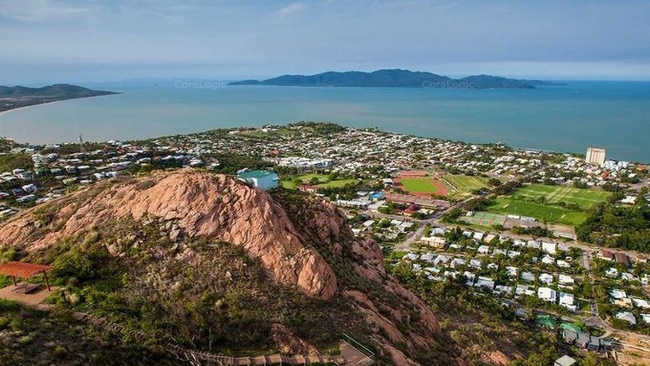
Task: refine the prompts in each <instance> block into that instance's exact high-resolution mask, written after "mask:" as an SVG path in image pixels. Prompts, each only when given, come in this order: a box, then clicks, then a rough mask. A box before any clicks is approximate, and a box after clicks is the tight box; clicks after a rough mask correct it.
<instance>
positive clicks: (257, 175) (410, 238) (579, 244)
mask: <svg viewBox="0 0 650 366" xmlns="http://www.w3.org/2000/svg"><path fill="white" fill-rule="evenodd" d="M0 148H1V149H2V150H4V151H3V152H2V155H0V220H7V219H8V218H9V217H11V216H13V215H16V214H19V213H20V212H21V211H22V210H24V209H26V208H29V207H33V206H35V205H38V204H40V203H43V202H47V201H50V200H53V199H56V198H58V197H61V196H63V195H64V194H66V193H67V192H71V191H74V190H77V189H83V187H85V186H87V185H91V184H95V183H96V182H99V181H104V180H108V179H121V178H122V177H129V176H135V175H141V174H147V173H149V172H151V171H153V170H158V169H205V170H208V171H214V172H218V173H227V174H233V175H237V176H238V177H239V178H240V179H242V180H244V181H247V182H249V183H251V184H253V185H255V186H257V187H259V188H262V189H274V188H277V187H279V186H282V187H283V188H284V189H296V190H300V191H302V192H305V193H306V194H313V195H318V196H320V197H322V198H323V199H325V200H329V201H331V202H332V203H333V204H335V205H337V206H339V207H340V209H341V210H343V211H344V212H345V213H346V215H347V217H348V221H349V224H350V226H351V228H352V232H353V233H354V235H359V236H369V237H372V238H374V239H375V240H376V241H377V242H378V243H379V245H380V246H381V248H382V249H383V251H384V254H385V262H386V265H387V267H388V268H389V269H391V270H393V271H409V272H410V273H413V274H414V275H416V276H420V277H422V278H425V279H426V280H427V281H431V282H444V281H448V282H454V283H457V284H460V285H462V286H464V287H465V288H466V289H467V291H472V292H474V293H477V294H482V295H486V296H490V297H492V298H494V299H495V300H497V301H498V302H499V303H500V304H501V306H502V309H501V311H503V312H508V313H511V314H512V315H513V316H514V317H516V318H519V319H521V321H522V322H527V323H531V324H534V323H536V324H538V326H540V327H542V328H545V329H550V330H552V331H554V332H557V334H558V337H561V338H562V340H563V341H564V342H565V343H566V344H567V345H569V344H570V345H572V346H575V347H577V348H579V349H583V350H585V351H584V352H599V353H600V354H601V355H604V356H607V357H614V358H617V359H618V358H619V357H623V358H626V357H627V358H628V359H627V361H626V362H630V364H632V363H634V356H630V355H629V353H630V352H627V353H628V354H627V355H626V354H625V353H626V352H625V351H631V350H633V352H631V353H632V354H636V355H639V354H640V355H642V356H639V357H641V358H640V360H642V359H643V357H650V276H649V275H648V269H649V267H648V254H644V251H647V250H650V247H644V242H643V240H644V238H641V237H637V241H641V242H642V243H641V244H639V243H636V242H634V241H631V242H626V243H623V244H621V242H615V245H609V246H612V247H613V248H607V247H603V246H598V245H597V244H612V242H611V241H609V240H610V238H609V237H607V238H603V237H601V236H597V235H596V234H597V232H596V231H595V230H590V229H589V227H588V226H586V225H588V224H591V225H595V224H593V221H594V220H593V219H592V218H593V217H596V216H594V215H598V212H601V214H602V212H603V211H604V210H606V208H604V207H614V208H617V209H620V210H627V209H629V210H632V209H634V208H638V207H641V206H643V207H647V206H648V205H647V201H646V200H647V198H648V193H647V188H646V187H647V184H648V180H647V179H648V178H647V173H648V167H647V166H646V165H643V164H640V163H632V162H625V161H613V160H607V159H606V152H605V150H604V149H599V148H589V150H588V151H587V154H586V155H579V154H561V153H553V152H545V151H531V150H517V149H513V148H510V147H508V146H505V145H503V144H500V143H495V144H469V143H463V142H454V141H445V140H436V139H430V138H422V137H416V136H407V135H401V134H396V133H389V132H384V131H380V130H377V129H371V128H369V129H352V128H346V127H342V126H338V125H335V124H331V123H315V122H301V123H295V124H290V125H284V126H271V125H267V126H263V127H261V128H234V129H227V130H225V129H223V130H214V131H208V132H205V133H196V134H190V135H183V136H170V137H162V138H156V139H150V140H145V141H128V142H120V141H107V142H92V143H90V142H83V140H82V139H81V136H80V137H79V143H69V144H60V145H44V146H31V145H26V144H19V143H16V142H13V141H10V140H4V141H2V143H1V144H0ZM599 210H600V211H599ZM607 234H608V235H609V236H610V237H620V236H621V235H620V234H622V233H621V232H608V233H607ZM586 239H590V240H586ZM601 239H602V240H601ZM644 249H645V250H644ZM587 350H588V351H587ZM630 357H631V358H630ZM569 358H570V357H569ZM565 361H566V359H565ZM637 361H638V360H637ZM567 364H571V363H567Z"/></svg>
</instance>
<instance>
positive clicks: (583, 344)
mask: <svg viewBox="0 0 650 366" xmlns="http://www.w3.org/2000/svg"><path fill="white" fill-rule="evenodd" d="M575 344H576V347H580V348H587V345H589V333H584V332H580V333H578V338H577V339H576V343H575Z"/></svg>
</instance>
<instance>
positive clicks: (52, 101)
mask: <svg viewBox="0 0 650 366" xmlns="http://www.w3.org/2000/svg"><path fill="white" fill-rule="evenodd" d="M74 99H80V98H74ZM67 100H71V99H61V100H51V101H48V102H41V103H35V104H30V105H24V106H21V107H16V108H11V109H5V110H4V111H0V115H2V114H4V113H9V112H13V111H18V110H21V109H27V108H32V107H38V106H42V105H44V104H52V103H58V102H65V101H67Z"/></svg>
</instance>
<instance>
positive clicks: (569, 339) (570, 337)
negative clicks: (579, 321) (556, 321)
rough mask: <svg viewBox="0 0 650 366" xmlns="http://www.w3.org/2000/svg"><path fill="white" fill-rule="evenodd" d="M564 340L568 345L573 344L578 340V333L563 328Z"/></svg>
mask: <svg viewBox="0 0 650 366" xmlns="http://www.w3.org/2000/svg"><path fill="white" fill-rule="evenodd" d="M562 338H563V339H564V342H566V343H568V344H573V342H575V341H576V339H578V333H577V332H575V331H574V330H573V329H569V328H562Z"/></svg>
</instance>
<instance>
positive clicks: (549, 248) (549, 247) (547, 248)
mask: <svg viewBox="0 0 650 366" xmlns="http://www.w3.org/2000/svg"><path fill="white" fill-rule="evenodd" d="M556 247H557V244H555V243H547V242H542V251H544V252H546V253H548V254H555V252H556V250H555V249H556Z"/></svg>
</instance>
